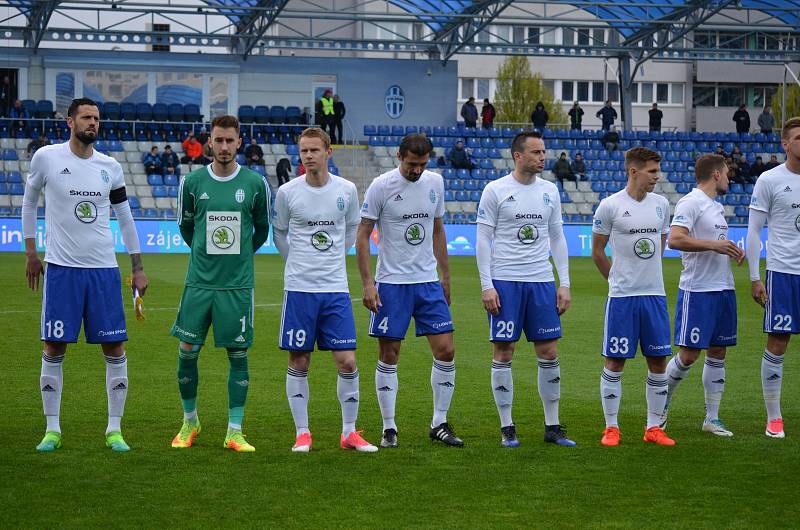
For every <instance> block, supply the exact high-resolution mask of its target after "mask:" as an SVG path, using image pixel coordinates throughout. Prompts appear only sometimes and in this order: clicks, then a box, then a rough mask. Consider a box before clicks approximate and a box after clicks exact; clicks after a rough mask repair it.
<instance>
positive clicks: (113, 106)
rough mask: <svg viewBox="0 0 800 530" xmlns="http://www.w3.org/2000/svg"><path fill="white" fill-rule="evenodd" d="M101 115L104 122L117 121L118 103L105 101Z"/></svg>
mask: <svg viewBox="0 0 800 530" xmlns="http://www.w3.org/2000/svg"><path fill="white" fill-rule="evenodd" d="M102 115H103V119H104V120H112V121H118V120H119V119H120V109H119V103H117V102H116V101H106V102H105V103H104V104H103V109H102Z"/></svg>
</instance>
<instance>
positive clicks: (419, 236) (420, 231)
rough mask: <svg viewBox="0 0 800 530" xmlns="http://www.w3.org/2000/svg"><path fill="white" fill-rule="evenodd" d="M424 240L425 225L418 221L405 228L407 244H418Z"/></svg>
mask: <svg viewBox="0 0 800 530" xmlns="http://www.w3.org/2000/svg"><path fill="white" fill-rule="evenodd" d="M423 241H425V227H424V226H422V225H421V224H419V223H414V224H412V225H410V226H409V227H408V228H406V242H408V244H409V245H415V246H416V245H419V244H420V243H422V242H423Z"/></svg>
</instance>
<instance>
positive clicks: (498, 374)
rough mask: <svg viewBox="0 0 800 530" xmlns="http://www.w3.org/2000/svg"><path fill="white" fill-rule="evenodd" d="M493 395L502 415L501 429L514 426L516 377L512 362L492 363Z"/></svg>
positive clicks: (498, 411)
mask: <svg viewBox="0 0 800 530" xmlns="http://www.w3.org/2000/svg"><path fill="white" fill-rule="evenodd" d="M492 394H494V402H495V404H496V405H497V413H498V414H499V415H500V427H508V426H509V425H513V424H514V421H513V420H512V419H511V406H512V404H513V402H514V377H513V375H512V374H511V361H508V362H502V361H492Z"/></svg>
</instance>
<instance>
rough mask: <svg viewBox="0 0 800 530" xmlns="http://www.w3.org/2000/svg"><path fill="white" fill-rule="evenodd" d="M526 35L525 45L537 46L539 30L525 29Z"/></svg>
mask: <svg viewBox="0 0 800 530" xmlns="http://www.w3.org/2000/svg"><path fill="white" fill-rule="evenodd" d="M527 29H528V32H527V33H528V35H527V43H528V44H539V40H540V39H539V37H540V34H541V30H540V28H527Z"/></svg>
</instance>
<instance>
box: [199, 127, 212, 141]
mask: <svg viewBox="0 0 800 530" xmlns="http://www.w3.org/2000/svg"><path fill="white" fill-rule="evenodd" d="M208 138H209V135H208V131H207V130H206V128H205V127H203V128H202V129H200V134H198V135H197V141H198V142H200V145H206V142H208Z"/></svg>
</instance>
